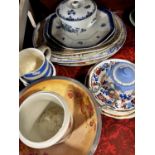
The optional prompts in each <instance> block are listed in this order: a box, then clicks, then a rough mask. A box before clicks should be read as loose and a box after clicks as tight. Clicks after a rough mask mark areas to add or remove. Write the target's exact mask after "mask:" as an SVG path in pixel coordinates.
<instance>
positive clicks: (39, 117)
mask: <svg viewBox="0 0 155 155" xmlns="http://www.w3.org/2000/svg"><path fill="white" fill-rule="evenodd" d="M72 124H73V118H72V115H71V113H70V111H69V108H68V105H67V103H66V102H65V100H64V98H63V97H61V96H60V95H58V94H57V93H55V92H44V91H40V92H36V93H34V94H32V95H30V96H29V97H27V98H26V99H25V100H24V101H23V102H22V103H21V105H20V108H19V138H20V140H21V141H22V142H23V143H24V144H26V145H27V146H29V147H31V148H37V149H41V148H47V147H50V146H52V145H55V144H57V143H60V142H62V141H64V140H65V138H66V137H67V136H68V134H69V133H70V131H71V129H72Z"/></svg>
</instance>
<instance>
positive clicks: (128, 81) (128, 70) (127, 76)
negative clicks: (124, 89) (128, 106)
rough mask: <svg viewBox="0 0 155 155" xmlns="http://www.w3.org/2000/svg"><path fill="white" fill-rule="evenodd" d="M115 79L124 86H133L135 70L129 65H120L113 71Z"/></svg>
mask: <svg viewBox="0 0 155 155" xmlns="http://www.w3.org/2000/svg"><path fill="white" fill-rule="evenodd" d="M113 78H114V80H115V82H116V83H118V84H120V85H122V86H131V85H134V83H135V69H134V66H133V65H131V64H129V63H119V64H117V65H116V66H115V67H114V69H113Z"/></svg>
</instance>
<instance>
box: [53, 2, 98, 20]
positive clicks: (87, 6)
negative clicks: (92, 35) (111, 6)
mask: <svg viewBox="0 0 155 155" xmlns="http://www.w3.org/2000/svg"><path fill="white" fill-rule="evenodd" d="M96 10H97V6H96V4H95V3H94V2H93V1H92V0H64V1H63V2H61V3H60V4H59V6H58V7H57V9H56V13H57V15H58V16H59V17H60V18H62V19H64V20H67V21H80V20H85V19H86V18H88V17H90V16H91V15H93V13H94V12H95V11H96Z"/></svg>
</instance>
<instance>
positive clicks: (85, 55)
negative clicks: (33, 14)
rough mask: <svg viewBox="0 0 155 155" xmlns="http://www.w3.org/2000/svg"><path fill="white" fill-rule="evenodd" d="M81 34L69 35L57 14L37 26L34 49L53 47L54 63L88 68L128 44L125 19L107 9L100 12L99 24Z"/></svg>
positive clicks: (52, 59)
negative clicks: (42, 46) (123, 20)
mask: <svg viewBox="0 0 155 155" xmlns="http://www.w3.org/2000/svg"><path fill="white" fill-rule="evenodd" d="M104 22H105V23H104ZM106 25H108V26H107V27H106ZM81 34H83V35H81ZM81 34H79V33H69V32H66V31H65V30H64V28H63V27H62V25H61V22H60V19H59V18H58V17H57V16H56V14H55V13H54V14H51V15H49V16H48V17H47V18H46V19H45V20H44V21H42V22H41V23H39V24H38V25H37V27H36V29H35V31H34V34H33V45H34V47H36V48H37V47H39V46H41V45H43V44H44V45H45V44H46V45H48V46H50V48H51V53H52V57H51V61H52V62H55V63H58V64H61V65H65V66H85V65H90V64H94V63H97V62H99V61H101V60H105V59H107V58H109V57H111V56H112V55H114V54H115V53H116V52H118V50H119V49H120V48H121V47H122V46H123V44H124V42H125V40H126V29H125V26H124V24H123V22H122V21H121V19H120V18H119V17H118V16H117V15H115V14H114V13H112V12H110V11H108V10H106V9H103V8H102V9H99V10H98V12H97V20H96V22H95V24H94V25H93V26H92V27H91V28H90V29H89V30H88V32H83V33H81Z"/></svg>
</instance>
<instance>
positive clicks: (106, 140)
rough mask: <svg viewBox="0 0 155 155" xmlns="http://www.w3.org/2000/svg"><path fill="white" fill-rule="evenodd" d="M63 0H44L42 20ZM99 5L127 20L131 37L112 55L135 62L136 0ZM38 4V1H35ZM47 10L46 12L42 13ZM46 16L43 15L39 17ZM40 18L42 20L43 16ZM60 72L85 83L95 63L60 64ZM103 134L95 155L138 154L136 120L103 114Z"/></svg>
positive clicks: (105, 1)
mask: <svg viewBox="0 0 155 155" xmlns="http://www.w3.org/2000/svg"><path fill="white" fill-rule="evenodd" d="M59 2H60V0H52V1H51V0H40V5H38V6H40V9H39V10H38V12H37V9H35V6H36V5H35V6H34V5H32V8H33V9H34V12H35V13H36V14H38V20H41V18H42V17H45V16H47V15H48V14H49V13H51V12H52V11H53V10H55V8H56V6H57V4H58V3H59ZM96 2H97V4H98V5H104V6H106V7H107V8H109V9H110V10H111V11H113V12H116V14H117V15H119V16H120V17H121V18H122V20H123V21H124V23H125V25H126V28H127V40H126V42H125V44H124V46H123V47H122V49H120V50H119V52H118V53H117V54H115V55H114V56H113V57H112V58H121V59H127V60H130V61H131V62H135V31H134V27H133V26H132V25H131V23H130V21H129V12H130V11H131V10H132V9H134V3H135V2H134V0H113V1H112V0H96ZM33 3H34V1H33ZM44 10H46V12H44V14H41V13H40V12H41V11H42V12H43V11H44ZM39 14H40V15H42V16H39ZM39 17H40V19H39ZM55 66H56V70H57V75H59V76H67V77H71V78H74V79H77V80H79V81H81V82H82V83H84V79H85V76H86V74H87V71H88V70H89V68H90V67H91V66H92V65H91V66H85V67H66V66H60V65H56V64H55ZM102 123H103V125H102V133H101V137H100V141H99V145H98V147H97V150H96V152H95V155H134V154H135V119H129V120H128V119H126V120H116V119H113V118H109V117H106V116H102Z"/></svg>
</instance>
